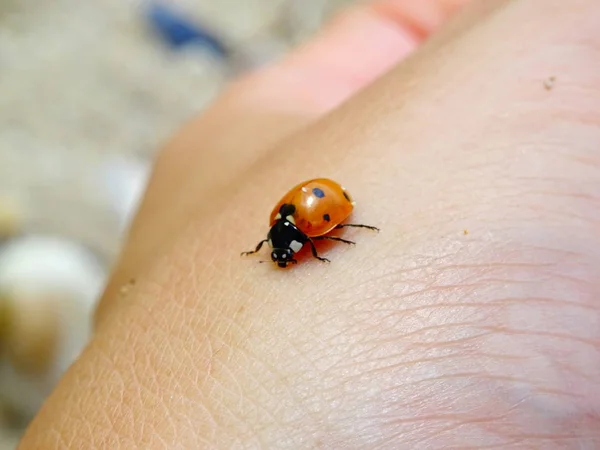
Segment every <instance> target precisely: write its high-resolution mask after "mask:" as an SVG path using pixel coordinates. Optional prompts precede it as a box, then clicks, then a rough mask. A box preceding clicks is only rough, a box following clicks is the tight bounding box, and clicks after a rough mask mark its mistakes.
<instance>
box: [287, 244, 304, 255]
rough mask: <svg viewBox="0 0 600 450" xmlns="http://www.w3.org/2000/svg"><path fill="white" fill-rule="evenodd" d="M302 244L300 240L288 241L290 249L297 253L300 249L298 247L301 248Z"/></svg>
mask: <svg viewBox="0 0 600 450" xmlns="http://www.w3.org/2000/svg"><path fill="white" fill-rule="evenodd" d="M302 246H303V244H302V243H301V242H298V241H292V242H290V248H291V249H292V251H293V252H294V253H298V252H299V251H300V249H301V248H302Z"/></svg>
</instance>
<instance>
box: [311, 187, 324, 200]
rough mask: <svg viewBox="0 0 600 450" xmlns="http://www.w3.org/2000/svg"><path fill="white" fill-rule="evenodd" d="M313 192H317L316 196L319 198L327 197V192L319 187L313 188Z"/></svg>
mask: <svg viewBox="0 0 600 450" xmlns="http://www.w3.org/2000/svg"><path fill="white" fill-rule="evenodd" d="M312 192H313V194H315V196H316V197H318V198H323V197H325V192H323V191H322V190H321V189H319V188H313V190H312Z"/></svg>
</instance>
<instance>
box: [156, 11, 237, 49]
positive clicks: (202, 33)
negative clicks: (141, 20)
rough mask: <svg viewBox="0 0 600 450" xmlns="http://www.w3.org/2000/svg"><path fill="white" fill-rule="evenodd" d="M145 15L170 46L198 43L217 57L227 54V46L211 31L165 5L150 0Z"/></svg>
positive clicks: (176, 46)
mask: <svg viewBox="0 0 600 450" xmlns="http://www.w3.org/2000/svg"><path fill="white" fill-rule="evenodd" d="M146 16H147V19H148V21H149V22H150V25H151V26H152V28H153V29H154V30H155V31H157V32H158V33H159V35H160V36H161V37H162V38H163V40H164V41H165V42H166V43H167V44H169V45H170V46H171V47H174V48H180V47H184V46H188V45H200V46H202V47H205V48H207V49H208V50H210V51H211V52H212V53H213V54H214V55H215V56H217V57H219V58H226V57H227V56H228V55H229V49H228V48H227V46H226V45H225V44H224V42H223V41H222V40H221V39H219V38H218V37H217V36H216V35H215V34H214V33H213V32H211V31H209V30H207V29H206V28H205V27H204V26H202V25H201V24H199V23H197V22H196V21H193V20H190V19H188V18H187V17H184V15H183V13H181V12H178V11H175V10H174V9H171V8H170V7H168V6H167V5H164V4H162V3H160V2H151V3H150V4H149V5H148V6H147V10H146Z"/></svg>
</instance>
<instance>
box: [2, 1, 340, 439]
mask: <svg viewBox="0 0 600 450" xmlns="http://www.w3.org/2000/svg"><path fill="white" fill-rule="evenodd" d="M351 2H352V0H218V1H217V0H160V1H159V0H156V1H142V0H137V1H132V0H130V1H124V0H103V1H101V2H81V1H80V0H53V1H51V2H50V1H42V0H0V450H5V449H14V448H15V447H16V444H17V442H18V439H19V436H20V435H21V433H22V432H23V430H24V428H25V427H26V426H27V424H28V422H29V421H30V420H31V418H32V416H33V415H34V414H35V412H36V411H37V409H38V408H39V407H40V405H41V403H42V402H43V400H44V398H45V397H46V396H47V395H48V393H49V392H50V390H51V389H52V387H53V385H54V384H55V383H56V380H57V379H58V378H59V377H60V375H61V374H62V373H63V371H64V370H65V369H66V368H67V367H68V366H69V365H70V364H71V362H72V361H73V359H74V358H76V357H77V355H78V353H79V352H80V350H81V348H82V347H83V346H84V345H85V343H86V340H87V338H88V335H89V332H90V318H91V313H92V311H93V308H94V305H95V302H96V300H97V298H98V296H99V295H100V293H101V291H102V287H103V284H104V282H105V279H106V276H107V274H108V272H109V270H110V266H111V265H112V263H113V261H114V258H115V257H116V255H117V254H118V251H119V247H120V244H121V239H122V236H123V233H124V231H125V230H126V227H127V224H128V221H129V218H130V216H131V214H133V213H134V212H135V208H136V205H137V201H138V199H139V196H140V195H141V194H142V193H143V190H144V186H145V182H146V179H147V176H148V172H149V170H150V166H151V164H152V160H153V157H154V154H155V152H156V151H157V150H158V149H159V148H160V146H161V144H162V143H163V142H164V141H165V140H166V139H167V138H168V137H169V135H170V134H171V133H173V132H174V131H175V130H176V129H177V128H178V127H179V126H180V125H181V124H182V123H183V122H184V121H185V120H186V119H187V118H188V117H190V116H191V115H193V114H197V113H199V112H201V111H202V109H203V108H205V107H206V106H207V104H208V103H209V102H210V101H211V100H212V99H213V98H214V97H215V95H216V94H217V93H218V92H219V91H220V89H222V87H223V86H224V84H225V83H227V82H228V80H230V79H231V77H234V76H237V75H239V74H240V73H243V72H244V71H247V70H250V69H251V68H253V67H256V66H259V65H261V64H264V63H266V62H268V61H270V60H272V59H273V58H276V57H277V56H279V55H280V54H281V53H282V52H285V51H286V49H288V48H289V47H291V46H293V45H295V44H297V43H298V42H301V41H303V40H305V39H306V38H307V37H308V36H310V35H311V34H313V33H314V32H315V31H316V30H317V29H318V28H319V27H320V25H321V24H322V23H323V21H325V20H326V19H327V18H328V17H329V16H331V14H333V13H334V12H335V11H336V10H337V9H338V8H340V7H342V6H344V5H345V4H348V3H351Z"/></svg>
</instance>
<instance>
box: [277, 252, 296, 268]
mask: <svg viewBox="0 0 600 450" xmlns="http://www.w3.org/2000/svg"><path fill="white" fill-rule="evenodd" d="M271 259H272V260H273V262H274V263H277V265H278V266H279V267H282V268H285V267H287V265H288V264H295V263H296V260H295V259H294V252H293V251H292V249H291V248H274V249H273V251H272V252H271Z"/></svg>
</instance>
